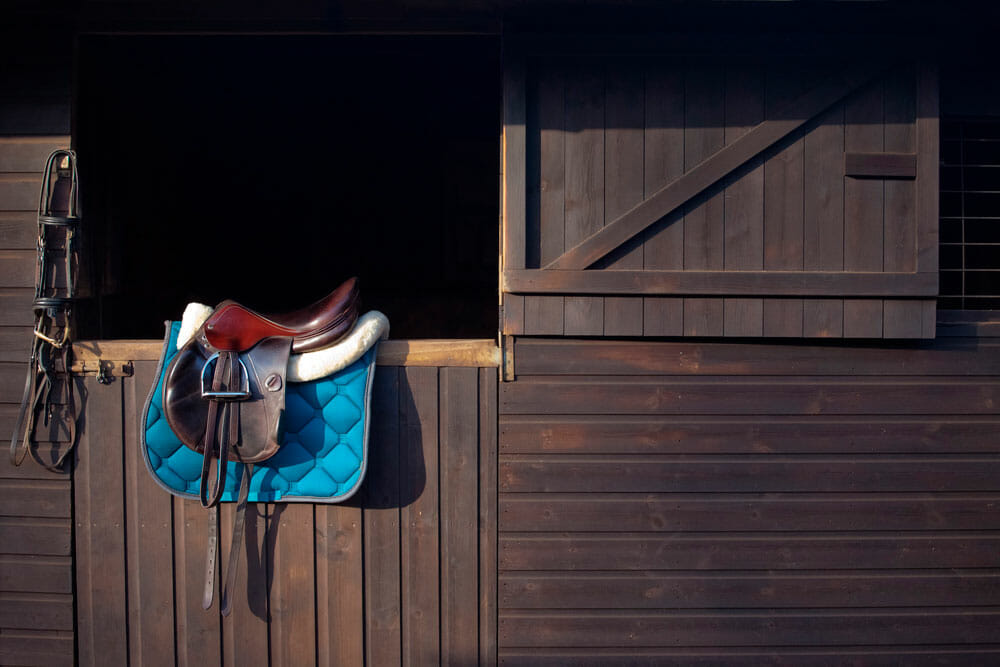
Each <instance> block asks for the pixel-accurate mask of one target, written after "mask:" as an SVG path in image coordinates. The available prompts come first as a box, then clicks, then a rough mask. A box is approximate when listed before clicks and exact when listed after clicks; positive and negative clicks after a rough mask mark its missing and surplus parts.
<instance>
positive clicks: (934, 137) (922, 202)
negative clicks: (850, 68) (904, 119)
mask: <svg viewBox="0 0 1000 667" xmlns="http://www.w3.org/2000/svg"><path fill="white" fill-rule="evenodd" d="M939 117H940V101H939V95H938V70H937V66H935V65H930V64H922V65H921V66H920V67H919V68H918V70H917V181H916V189H917V272H918V273H937V270H938V213H939V209H938V198H939V185H938V178H939V167H940V157H939V154H940V141H939V139H938V131H939V125H940V118H939Z"/></svg>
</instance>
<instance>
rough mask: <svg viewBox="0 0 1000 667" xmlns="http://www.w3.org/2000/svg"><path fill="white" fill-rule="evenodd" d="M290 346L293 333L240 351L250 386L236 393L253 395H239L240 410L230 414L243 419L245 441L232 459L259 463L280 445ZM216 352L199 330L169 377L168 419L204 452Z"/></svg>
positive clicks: (165, 401)
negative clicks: (208, 378) (206, 380)
mask: <svg viewBox="0 0 1000 667" xmlns="http://www.w3.org/2000/svg"><path fill="white" fill-rule="evenodd" d="M290 351H291V341H290V339H287V338H267V339H264V340H262V341H260V342H259V343H257V345H255V346H254V347H252V348H251V349H250V350H248V351H246V352H243V353H241V354H240V355H239V361H240V363H241V370H242V369H243V368H245V369H246V378H245V379H246V384H247V386H246V387H245V388H244V387H239V389H240V391H233V392H231V393H233V394H234V395H235V394H241V393H243V392H242V390H243V389H245V390H246V393H247V397H246V398H245V400H238V401H236V402H238V404H239V410H238V411H235V412H234V414H233V415H232V416H230V417H229V418H231V419H239V434H240V435H239V442H238V443H237V445H236V446H235V447H232V448H231V449H230V451H229V455H228V458H229V460H231V461H243V462H244V463H254V462H258V461H264V460H266V459H268V458H270V457H271V456H273V455H274V454H275V453H276V452H277V451H278V447H279V444H280V442H281V430H282V422H283V416H284V408H285V372H286V369H287V367H288V356H289V353H290ZM216 352H217V350H215V348H213V347H212V346H211V345H209V344H208V342H207V340H206V339H205V337H204V336H203V335H201V334H200V333H199V335H196V336H195V337H194V338H192V339H191V340H190V341H188V343H187V344H186V345H184V347H183V348H181V349H180V350H179V351H178V352H177V355H176V356H175V357H174V358H173V360H172V361H171V362H170V365H169V366H168V367H167V370H166V373H165V375H164V380H163V412H164V415H165V416H166V419H167V423H168V424H169V425H170V428H171V429H172V430H173V431H174V433H176V434H177V437H178V438H179V439H180V440H181V442H182V443H184V445H186V446H187V447H190V448H191V449H194V450H195V451H198V452H204V449H205V440H206V430H207V428H208V421H209V400H210V399H207V398H205V397H204V395H203V394H204V385H203V376H204V375H206V374H208V375H210V374H211V373H210V369H208V368H206V366H209V365H211V364H214V363H215V362H214V361H212V360H213V357H214V356H215V354H216ZM240 375H241V376H242V373H240ZM240 384H241V385H242V384H243V378H242V377H241V378H240ZM212 400H214V399H212ZM222 426H223V427H224V426H225V425H224V424H223V425H222Z"/></svg>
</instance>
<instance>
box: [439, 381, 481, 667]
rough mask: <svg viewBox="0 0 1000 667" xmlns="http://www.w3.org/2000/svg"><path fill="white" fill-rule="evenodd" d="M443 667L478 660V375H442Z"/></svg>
mask: <svg viewBox="0 0 1000 667" xmlns="http://www.w3.org/2000/svg"><path fill="white" fill-rule="evenodd" d="M440 396H441V401H440V411H439V412H440V419H441V427H440V428H441V432H440V471H441V472H440V502H441V510H440V512H441V662H442V663H443V664H449V665H453V664H461V665H469V664H474V663H476V662H477V661H478V660H479V636H478V635H479V615H478V614H472V613H469V611H470V610H473V609H476V608H477V607H478V604H479V572H478V569H477V568H473V567H469V564H470V563H475V562H476V561H477V559H478V550H479V539H478V538H479V532H478V530H477V528H478V525H479V517H478V504H477V503H475V502H472V501H473V499H474V498H476V497H477V496H478V486H479V480H478V475H477V474H476V471H477V468H478V462H479V414H478V412H479V400H478V398H479V373H478V372H477V371H476V370H475V369H471V368H463V369H459V368H444V369H442V370H441V371H440Z"/></svg>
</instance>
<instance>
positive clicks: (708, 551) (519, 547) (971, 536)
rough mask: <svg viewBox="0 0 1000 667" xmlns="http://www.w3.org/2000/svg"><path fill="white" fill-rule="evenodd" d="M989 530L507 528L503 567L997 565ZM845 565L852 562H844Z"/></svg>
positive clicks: (996, 543) (996, 540)
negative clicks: (514, 530) (609, 531)
mask: <svg viewBox="0 0 1000 667" xmlns="http://www.w3.org/2000/svg"><path fill="white" fill-rule="evenodd" d="M997 547H1000V535H997V534H996V533H995V532H993V533H984V532H977V531H971V532H964V533H963V532H959V531H951V530H948V531H937V532H929V531H924V532H916V533H900V532H898V531H890V532H881V533H878V532H867V531H859V532H836V533H825V532H804V533H803V532H791V533H780V532H778V533H769V532H765V533H745V534H739V533H717V532H693V533H675V534H665V533H659V534H658V533H618V534H615V535H602V534H586V533H575V534H555V533H511V532H508V531H504V530H501V533H500V570H501V572H505V571H515V570H563V571H573V570H649V569H658V570H720V571H728V570H746V569H758V570H803V569H804V570H817V569H829V570H843V569H850V567H851V566H852V565H853V564H856V563H858V562H863V563H864V568H865V569H869V568H890V569H891V568H914V569H939V568H996V567H1000V557H998V556H997V554H998V551H997ZM845 566H848V567H846V568H845Z"/></svg>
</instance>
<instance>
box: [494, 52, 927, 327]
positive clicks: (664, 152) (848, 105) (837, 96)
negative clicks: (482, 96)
mask: <svg viewBox="0 0 1000 667" xmlns="http://www.w3.org/2000/svg"><path fill="white" fill-rule="evenodd" d="M593 50H594V51H596V50H597V49H596V47H594V48H593ZM771 50H772V51H773V50H774V49H773V48H772V49H771ZM508 51H509V53H510V54H511V55H510V56H509V57H508V59H507V61H506V62H505V68H506V73H505V79H504V86H505V90H504V95H505V103H504V104H505V106H504V113H505V117H504V131H505V134H504V139H505V146H504V156H505V159H504V183H505V186H504V192H505V204H504V225H505V227H504V271H503V290H504V292H505V298H504V331H505V333H507V334H527V335H565V336H602V335H603V336H681V335H684V336H744V337H746V336H780V337H817V336H821V337H862V338H921V337H923V338H928V337H933V336H934V300H933V298H934V296H935V295H936V294H937V284H938V278H937V207H938V205H937V200H938V173H937V172H938V147H937V142H938V131H937V123H938V109H937V77H936V74H935V71H934V70H933V69H932V68H928V67H924V66H920V65H918V64H914V63H912V62H899V61H898V60H893V59H888V58H885V57H871V58H866V59H859V60H853V61H835V62H828V61H822V60H819V59H817V58H816V57H812V56H807V55H803V54H795V55H788V56H780V57H775V56H773V55H772V56H768V57H764V56H760V55H753V54H749V55H741V54H733V55H730V56H714V57H694V56H685V55H660V54H657V53H652V54H651V53H643V54H638V55H637V54H631V55H628V54H623V55H600V56H594V55H580V54H579V53H575V52H573V51H572V50H567V51H566V52H559V50H558V49H557V48H556V47H548V48H544V49H543V48H542V46H541V45H539V44H535V43H532V42H530V41H529V42H526V43H523V44H522V43H517V44H512V45H511V48H510V49H508Z"/></svg>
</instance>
